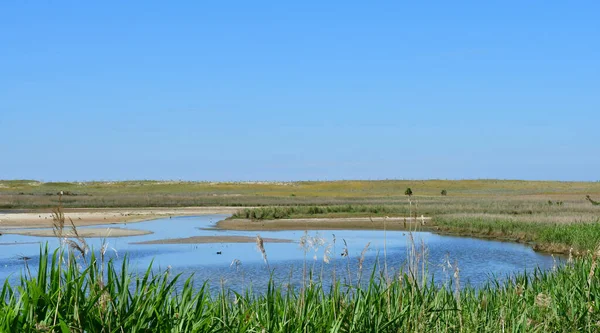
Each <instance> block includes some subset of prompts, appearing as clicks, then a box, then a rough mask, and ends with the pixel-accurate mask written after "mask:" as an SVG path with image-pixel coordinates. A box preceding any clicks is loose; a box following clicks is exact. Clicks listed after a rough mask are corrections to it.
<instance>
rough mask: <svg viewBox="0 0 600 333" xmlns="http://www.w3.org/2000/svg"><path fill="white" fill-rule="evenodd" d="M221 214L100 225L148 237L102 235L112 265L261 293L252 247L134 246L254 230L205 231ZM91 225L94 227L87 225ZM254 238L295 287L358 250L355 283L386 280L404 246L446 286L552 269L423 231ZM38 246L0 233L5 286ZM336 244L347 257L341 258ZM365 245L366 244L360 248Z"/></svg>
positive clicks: (513, 251) (345, 264)
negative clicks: (381, 275) (382, 274)
mask: <svg viewBox="0 0 600 333" xmlns="http://www.w3.org/2000/svg"><path fill="white" fill-rule="evenodd" d="M226 217H227V215H205V216H195V217H176V218H166V219H157V220H151V221H146V222H138V223H129V224H120V225H107V226H108V227H121V228H130V229H142V230H149V231H152V232H153V234H149V235H143V236H130V237H120V238H107V239H106V241H107V242H108V245H109V250H108V255H109V256H110V257H111V258H113V259H114V260H116V261H121V260H123V257H124V256H125V254H127V257H128V258H129V261H130V267H131V269H132V270H133V271H137V272H141V271H145V270H146V269H147V267H148V265H149V264H150V263H151V262H152V263H153V267H154V268H155V269H156V270H157V271H158V270H162V271H164V270H166V269H167V268H169V269H170V271H171V272H172V273H173V274H178V273H182V275H183V277H184V278H185V277H188V276H189V275H191V274H193V275H194V280H195V282H196V283H197V284H199V283H202V282H204V281H208V282H209V284H210V286H211V287H212V288H213V289H218V288H221V286H225V287H226V288H232V289H235V290H242V289H245V288H247V287H249V286H252V288H253V289H255V290H263V289H264V287H265V286H266V283H267V281H268V279H269V277H270V273H269V269H268V268H267V265H266V264H265V262H264V260H263V257H262V255H261V253H260V252H259V251H258V250H257V247H256V244H255V243H212V244H151V245H150V244H134V243H136V242H144V241H151V240H160V239H167V238H186V237H191V236H219V235H227V236H229V235H236V236H238V235H239V236H251V237H255V236H256V235H257V232H256V231H230V230H219V229H213V228H212V227H214V224H215V223H216V222H218V221H219V220H221V219H224V218H226ZM107 226H102V227H107ZM97 227H100V226H94V228H97ZM82 228H85V227H82ZM258 234H260V235H261V236H262V237H263V238H279V239H289V240H292V241H293V242H292V243H265V249H266V254H267V258H268V263H269V268H270V269H271V271H272V273H273V277H274V279H275V280H276V282H277V283H281V284H290V285H296V286H299V285H300V284H301V283H302V279H303V275H304V272H305V267H306V268H307V270H310V269H312V270H313V272H314V274H315V276H317V277H316V279H319V278H321V277H322V280H323V282H324V283H325V284H328V283H329V282H330V281H331V279H332V277H333V274H334V271H335V276H336V279H338V280H341V281H346V282H348V280H350V281H353V282H356V281H357V279H358V278H359V276H360V269H359V258H361V255H362V253H363V251H364V262H363V268H362V275H363V279H368V276H369V274H370V273H371V272H372V270H373V267H375V265H377V267H378V268H381V269H383V267H384V265H383V263H384V261H385V262H387V267H388V275H390V276H391V275H393V274H395V273H398V271H399V270H400V269H402V268H403V267H404V268H405V269H406V261H407V256H408V253H409V251H410V249H411V248H412V244H416V246H417V251H418V252H419V253H422V252H421V249H420V247H421V244H424V245H425V250H426V252H425V253H426V259H427V260H426V262H427V265H426V268H427V271H428V272H429V273H430V274H433V276H434V280H435V282H436V283H445V282H447V281H448V280H449V279H450V278H451V276H452V275H453V273H454V267H456V265H458V267H459V268H460V280H461V284H463V285H464V284H467V283H469V284H471V285H473V286H476V287H477V286H481V285H482V284H484V283H485V282H486V281H487V280H488V279H489V277H490V276H492V275H493V276H496V277H498V278H505V277H506V276H509V275H511V274H516V273H522V272H525V271H527V272H531V271H533V270H534V269H535V268H538V267H539V268H540V269H542V270H548V269H550V268H552V266H553V265H555V261H554V259H553V258H552V257H551V256H549V255H545V254H540V253H536V252H534V251H533V250H532V249H531V248H530V247H528V246H526V245H522V244H515V243H507V242H498V241H490V240H481V239H473V238H464V237H452V236H441V235H437V234H434V233H430V232H414V233H412V238H413V239H414V242H412V241H411V239H410V237H411V236H410V234H409V233H407V232H405V231H387V232H385V233H384V232H383V231H381V230H376V231H368V230H331V231H327V230H319V231H310V230H309V231H307V232H304V231H261V232H258ZM303 237H304V239H305V240H308V242H306V243H305V246H304V247H302V245H301V243H302V242H301V240H302V239H303ZM334 239H335V242H334ZM46 242H48V245H49V247H50V248H56V247H57V246H58V245H59V241H58V240H57V239H56V238H47V237H33V236H21V235H8V234H5V235H3V236H0V243H1V244H3V245H0V280H2V281H4V280H5V279H6V278H9V280H10V281H11V282H16V281H17V280H18V277H19V276H20V274H21V273H22V272H23V270H24V262H23V260H22V258H23V257H29V258H31V259H30V260H29V261H28V264H29V267H30V268H31V269H32V273H33V274H35V268H36V267H37V263H38V258H39V251H40V244H45V243H46ZM15 243H19V244H15ZM23 243H27V244H23ZM11 244H13V245H11ZM88 244H89V245H90V246H91V247H93V248H94V249H99V248H100V247H101V244H102V239H98V238H90V239H88ZM344 244H346V247H347V252H348V256H342V253H344V248H345V245H344ZM367 244H368V245H369V246H368V248H366V250H365V247H366V246H367ZM217 252H220V253H221V254H217ZM326 252H327V253H329V255H328V257H329V260H327V261H329V263H327V262H325V260H324V255H325V253H326ZM235 262H237V263H238V264H237V265H236V264H235ZM232 263H233V264H232ZM449 265H451V266H452V267H450V266H449ZM378 271H379V269H378Z"/></svg>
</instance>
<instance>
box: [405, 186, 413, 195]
mask: <svg viewBox="0 0 600 333" xmlns="http://www.w3.org/2000/svg"><path fill="white" fill-rule="evenodd" d="M404 195H408V196H409V197H410V196H412V195H413V192H412V190H411V189H410V187H407V188H406V191H404Z"/></svg>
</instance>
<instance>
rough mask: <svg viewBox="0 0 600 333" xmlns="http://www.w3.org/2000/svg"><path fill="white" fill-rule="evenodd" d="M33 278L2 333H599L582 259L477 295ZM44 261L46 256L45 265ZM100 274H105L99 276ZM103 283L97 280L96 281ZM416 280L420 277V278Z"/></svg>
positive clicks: (393, 288) (89, 276)
mask: <svg viewBox="0 0 600 333" xmlns="http://www.w3.org/2000/svg"><path fill="white" fill-rule="evenodd" d="M40 252H41V253H40V254H41V258H42V259H41V260H40V263H39V267H38V272H39V273H38V275H37V276H32V277H25V276H23V277H22V278H21V283H20V285H19V286H16V287H15V286H11V285H9V284H8V283H5V284H4V287H3V288H2V292H1V293H0V300H1V302H0V330H1V331H2V332H33V331H35V332H49V331H62V332H69V331H75V332H326V331H327V332H525V331H527V332H556V331H565V332H597V331H598V330H600V325H599V324H600V280H599V276H600V267H598V258H597V257H596V255H593V256H592V255H587V256H585V257H582V258H578V259H576V260H575V261H574V262H572V263H568V264H566V265H565V266H562V267H559V268H557V269H556V270H555V271H552V272H539V271H536V272H535V273H534V274H531V275H529V276H528V275H519V276H516V277H514V279H512V280H505V282H498V281H497V280H493V281H491V282H489V284H488V285H486V286H485V287H483V288H481V289H479V290H477V291H476V290H474V289H472V288H470V287H466V288H463V289H461V288H458V287H459V283H460V282H459V281H460V280H459V275H457V276H456V278H455V279H454V280H453V281H450V283H449V284H448V285H446V286H442V287H438V286H434V285H433V284H432V283H430V282H429V283H427V282H425V283H424V284H423V283H422V282H421V283H418V282H415V279H413V278H412V277H411V274H402V275H400V276H398V277H395V278H393V279H391V280H389V281H388V282H384V280H381V279H377V278H376V277H374V276H372V277H371V279H370V281H369V283H368V285H367V286H365V287H362V288H354V287H348V286H345V285H341V284H339V283H338V284H336V285H335V286H334V287H333V288H332V289H331V290H329V289H328V290H324V289H323V288H322V286H321V285H320V284H319V283H313V284H309V285H307V287H306V288H305V289H303V290H295V291H294V290H287V289H282V288H278V287H276V286H275V285H274V284H273V283H271V284H270V286H269V288H268V291H267V292H266V293H265V294H254V293H252V292H251V291H247V292H246V293H245V294H237V293H234V292H228V291H223V292H222V293H220V294H218V295H211V293H210V292H209V291H208V288H207V287H206V285H203V286H200V288H196V287H194V285H193V284H192V281H191V280H188V281H186V283H185V285H184V286H183V288H182V289H180V290H177V291H176V290H175V287H174V286H175V283H176V281H177V279H178V277H177V276H175V277H170V276H169V275H168V273H164V274H158V275H152V274H151V273H150V268H149V269H148V271H147V273H146V274H145V275H142V276H138V277H134V276H132V275H130V274H129V273H128V272H127V262H126V261H124V262H123V265H122V267H120V270H117V269H116V267H115V266H114V265H113V263H112V262H108V263H106V264H105V263H103V262H102V261H101V260H97V258H95V257H94V256H91V257H90V258H88V259H89V263H90V264H88V265H87V266H86V267H84V268H79V265H78V264H80V263H81V261H78V260H76V259H75V257H74V255H73V254H70V255H69V257H68V260H67V261H66V262H63V261H61V260H60V259H59V258H60V254H59V252H54V255H50V256H49V255H48V251H47V249H46V250H42V251H40ZM48 258H51V259H50V261H49V259H48ZM103 271H104V274H103ZM103 276H104V278H103ZM417 280H418V279H417Z"/></svg>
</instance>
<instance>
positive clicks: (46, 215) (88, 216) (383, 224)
mask: <svg viewBox="0 0 600 333" xmlns="http://www.w3.org/2000/svg"><path fill="white" fill-rule="evenodd" d="M239 209H240V207H185V208H136V209H123V208H116V209H114V208H94V209H87V208H86V209H65V210H64V214H65V217H66V218H67V219H72V220H73V223H74V224H75V226H78V227H80V226H94V225H100V224H115V227H110V228H106V227H99V228H80V229H78V232H79V234H80V235H81V236H83V237H86V238H87V237H89V238H94V237H100V238H104V237H128V236H139V235H146V234H150V233H151V232H150V231H146V230H135V229H123V228H119V226H118V225H119V224H122V223H133V222H141V221H148V220H153V219H158V218H166V217H175V216H194V215H209V214H233V213H235V212H237V211H238V210H239ZM430 220H431V219H430V218H428V217H419V218H417V219H416V220H415V219H414V218H404V217H373V218H368V217H344V218H298V219H280V220H260V221H254V220H248V219H225V220H222V221H219V222H218V223H217V224H216V229H221V230H244V231H261V230H264V231H269V230H344V229H345V230H383V229H387V230H411V229H412V230H415V229H421V230H422V229H423V227H425V228H427V226H428V224H429V223H430ZM28 228H46V229H28ZM65 232H71V231H70V230H69V229H68V228H66V229H65ZM2 233H5V234H18V235H26V236H37V237H53V236H54V233H53V231H52V214H51V211H50V210H38V211H26V212H15V213H0V234H2ZM73 236H74V235H67V237H73ZM254 241H255V238H254V237H241V236H227V235H224V236H198V237H188V238H176V239H160V240H154V241H149V242H142V243H136V244H195V243H240V242H241V243H246V242H254ZM265 241H267V242H289V241H290V240H285V239H265Z"/></svg>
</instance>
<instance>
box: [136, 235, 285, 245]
mask: <svg viewBox="0 0 600 333" xmlns="http://www.w3.org/2000/svg"><path fill="white" fill-rule="evenodd" d="M263 241H264V242H265V243H292V241H291V240H289V239H279V238H263ZM255 242H256V237H249V236H195V237H187V238H172V239H158V240H152V241H146V242H137V243H132V244H206V243H255Z"/></svg>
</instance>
